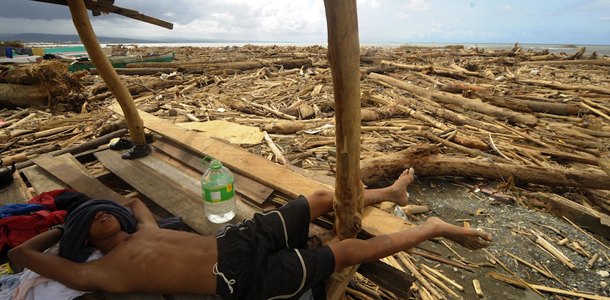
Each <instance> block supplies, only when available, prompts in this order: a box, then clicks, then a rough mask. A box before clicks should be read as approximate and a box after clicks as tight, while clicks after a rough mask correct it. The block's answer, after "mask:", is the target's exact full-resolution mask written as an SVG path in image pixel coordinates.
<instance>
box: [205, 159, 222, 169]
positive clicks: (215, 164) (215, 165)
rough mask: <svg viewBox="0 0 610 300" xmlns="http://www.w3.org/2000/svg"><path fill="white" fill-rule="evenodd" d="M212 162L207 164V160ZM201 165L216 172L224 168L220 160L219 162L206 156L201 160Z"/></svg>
mask: <svg viewBox="0 0 610 300" xmlns="http://www.w3.org/2000/svg"><path fill="white" fill-rule="evenodd" d="M208 159H209V160H210V162H207V160H208ZM201 163H202V164H204V165H206V166H208V167H209V168H210V169H214V170H218V169H220V168H222V162H220V160H217V159H215V158H213V157H211V156H206V157H204V158H203V159H202V160H201Z"/></svg>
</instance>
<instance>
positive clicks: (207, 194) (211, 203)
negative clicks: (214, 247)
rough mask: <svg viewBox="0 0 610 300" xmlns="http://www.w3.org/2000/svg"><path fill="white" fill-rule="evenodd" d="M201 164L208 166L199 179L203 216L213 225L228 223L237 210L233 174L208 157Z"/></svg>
mask: <svg viewBox="0 0 610 300" xmlns="http://www.w3.org/2000/svg"><path fill="white" fill-rule="evenodd" d="M207 160H209V162H208V161H207ZM201 163H203V164H204V165H206V166H208V170H206V171H205V172H204V173H203V176H202V177H201V188H202V192H203V203H204V208H205V215H206V216H207V217H208V220H210V222H213V223H225V222H228V221H230V220H231V219H233V217H235V211H236V210H237V205H236V199H235V187H234V185H233V183H234V179H233V173H231V171H230V170H229V169H227V168H226V167H224V166H223V165H222V163H221V162H220V161H219V160H217V159H214V158H212V157H210V156H206V157H205V158H203V160H201Z"/></svg>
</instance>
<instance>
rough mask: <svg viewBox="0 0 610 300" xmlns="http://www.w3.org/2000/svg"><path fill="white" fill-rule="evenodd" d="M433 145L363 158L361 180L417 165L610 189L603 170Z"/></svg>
mask: <svg viewBox="0 0 610 300" xmlns="http://www.w3.org/2000/svg"><path fill="white" fill-rule="evenodd" d="M437 151H438V149H436V147H435V146H432V145H426V146H414V147H411V148H409V149H407V150H404V151H401V152H397V153H393V154H390V155H386V156H382V157H376V158H373V159H369V160H366V161H363V162H362V164H361V176H362V181H363V182H364V184H366V185H370V184H374V183H376V182H379V181H382V180H388V179H390V178H394V177H398V176H399V175H400V173H401V172H402V171H404V169H405V168H409V167H414V168H415V173H416V174H417V175H420V176H458V177H474V178H477V177H480V178H485V179H489V180H508V178H509V177H511V176H512V177H513V179H514V180H515V182H516V183H521V184H527V183H535V184H542V185H548V186H570V187H578V188H592V189H610V176H608V175H607V174H606V173H604V172H601V171H579V170H567V169H553V170H552V169H548V168H543V167H534V166H524V165H513V164H507V163H493V162H487V161H485V160H481V159H472V158H465V157H448V156H443V155H440V154H436V152H437Z"/></svg>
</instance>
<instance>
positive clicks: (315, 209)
mask: <svg viewBox="0 0 610 300" xmlns="http://www.w3.org/2000/svg"><path fill="white" fill-rule="evenodd" d="M414 174H415V170H413V168H410V169H408V170H405V171H404V172H402V174H400V177H398V180H396V181H395V182H394V184H392V185H391V186H389V187H385V188H381V189H375V190H364V206H367V205H371V204H375V203H379V202H383V201H392V202H395V203H396V204H398V205H400V206H405V205H407V203H408V201H409V197H408V195H407V186H408V185H409V184H410V183H411V182H412V181H413V176H414ZM334 197H335V194H334V192H331V191H317V192H315V193H313V194H311V195H310V196H309V197H307V202H308V203H309V211H310V219H311V221H313V220H315V219H316V218H318V217H319V216H321V215H323V214H325V213H327V212H330V211H332V210H333V199H334Z"/></svg>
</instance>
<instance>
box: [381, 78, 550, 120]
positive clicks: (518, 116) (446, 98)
mask: <svg viewBox="0 0 610 300" xmlns="http://www.w3.org/2000/svg"><path fill="white" fill-rule="evenodd" d="M369 78H372V79H377V80H380V81H382V82H385V83H388V84H390V85H393V86H396V87H398V88H400V89H403V90H405V91H408V92H410V93H413V94H415V95H417V96H419V97H424V98H427V99H431V100H434V101H436V102H440V103H445V104H453V105H458V106H460V107H463V108H467V109H471V110H474V111H477V112H480V113H484V114H487V115H490V116H494V117H496V118H498V119H501V120H508V121H509V122H511V123H520V124H525V125H527V126H536V124H538V119H537V118H536V117H535V116H533V115H530V114H523V113H518V112H515V111H512V110H508V109H504V108H500V107H496V106H493V105H490V104H487V103H484V102H482V101H481V100H479V99H468V98H464V97H461V96H456V95H453V94H450V93H445V92H440V91H434V90H427V89H425V88H422V87H419V86H416V85H413V84H410V83H407V82H405V81H402V80H398V79H394V78H392V77H388V76H384V75H380V74H377V73H371V74H369Z"/></svg>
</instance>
